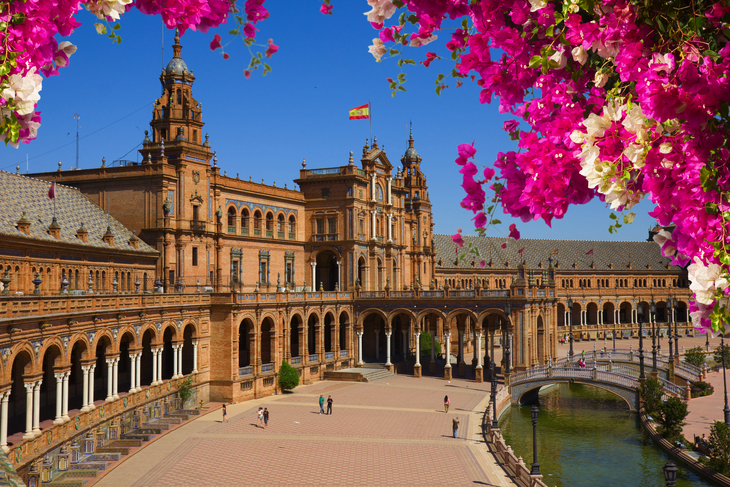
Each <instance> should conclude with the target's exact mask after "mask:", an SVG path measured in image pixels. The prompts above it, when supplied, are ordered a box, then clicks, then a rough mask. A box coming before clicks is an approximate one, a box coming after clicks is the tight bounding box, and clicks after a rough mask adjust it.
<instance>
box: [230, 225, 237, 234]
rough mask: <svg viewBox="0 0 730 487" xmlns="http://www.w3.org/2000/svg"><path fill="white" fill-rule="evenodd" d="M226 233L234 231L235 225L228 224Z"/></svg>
mask: <svg viewBox="0 0 730 487" xmlns="http://www.w3.org/2000/svg"><path fill="white" fill-rule="evenodd" d="M228 233H236V227H235V225H234V226H231V225H228Z"/></svg>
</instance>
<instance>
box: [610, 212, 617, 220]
mask: <svg viewBox="0 0 730 487" xmlns="http://www.w3.org/2000/svg"><path fill="white" fill-rule="evenodd" d="M608 217H609V218H610V219H611V220H615V219H616V218H618V217H617V216H616V214H615V213H611V214H610V215H608Z"/></svg>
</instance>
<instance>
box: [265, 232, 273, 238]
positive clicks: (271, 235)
mask: <svg viewBox="0 0 730 487" xmlns="http://www.w3.org/2000/svg"><path fill="white" fill-rule="evenodd" d="M266 236H267V237H273V236H274V231H273V230H266Z"/></svg>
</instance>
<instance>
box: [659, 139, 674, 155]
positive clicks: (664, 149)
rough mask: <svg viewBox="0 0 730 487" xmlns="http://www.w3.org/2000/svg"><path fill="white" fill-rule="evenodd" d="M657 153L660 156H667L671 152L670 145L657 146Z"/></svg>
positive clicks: (668, 143) (666, 143)
mask: <svg viewBox="0 0 730 487" xmlns="http://www.w3.org/2000/svg"><path fill="white" fill-rule="evenodd" d="M659 152H661V153H662V154H669V153H670V152H672V143H671V142H664V143H663V144H659Z"/></svg>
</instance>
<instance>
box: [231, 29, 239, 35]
mask: <svg viewBox="0 0 730 487" xmlns="http://www.w3.org/2000/svg"><path fill="white" fill-rule="evenodd" d="M228 33H229V34H230V35H232V36H237V35H238V34H239V33H240V32H238V29H231V30H229V31H228Z"/></svg>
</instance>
